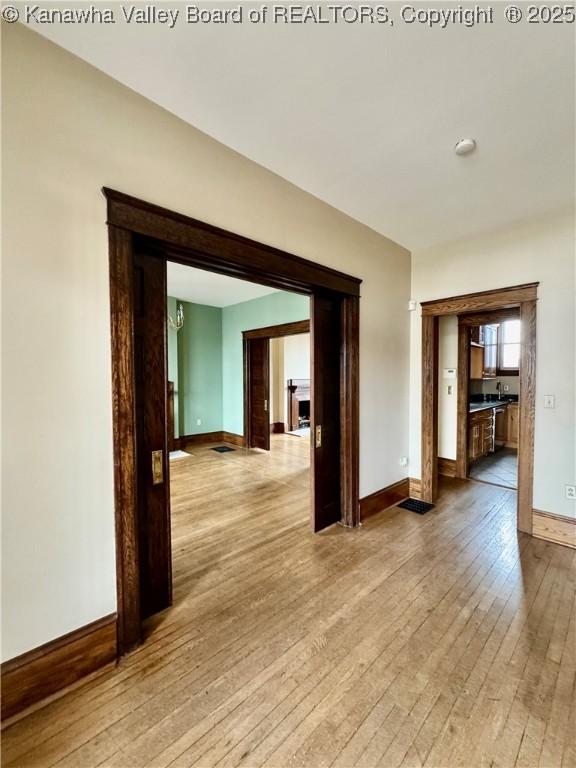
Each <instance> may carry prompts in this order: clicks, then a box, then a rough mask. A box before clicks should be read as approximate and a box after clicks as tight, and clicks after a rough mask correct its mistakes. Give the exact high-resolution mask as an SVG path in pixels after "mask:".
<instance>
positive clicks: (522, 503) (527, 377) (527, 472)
mask: <svg viewBox="0 0 576 768" xmlns="http://www.w3.org/2000/svg"><path fill="white" fill-rule="evenodd" d="M520 323H521V328H522V346H521V348H520V400H519V414H518V530H520V531H524V533H532V497H533V490H534V489H533V486H534V423H535V420H536V300H533V301H525V302H524V303H523V304H522V305H521V306H520Z"/></svg>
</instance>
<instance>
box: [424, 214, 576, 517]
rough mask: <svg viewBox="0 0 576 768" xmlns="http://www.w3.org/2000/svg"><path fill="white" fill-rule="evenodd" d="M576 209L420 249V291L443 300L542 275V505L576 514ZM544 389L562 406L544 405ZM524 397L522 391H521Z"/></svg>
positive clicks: (538, 478) (538, 438) (537, 480)
mask: <svg viewBox="0 0 576 768" xmlns="http://www.w3.org/2000/svg"><path fill="white" fill-rule="evenodd" d="M574 269H575V256H574V214H573V212H569V211H568V212H566V213H564V214H562V213H557V214H554V215H547V216H542V217H539V218H536V219H531V220H529V221H524V222H519V223H517V224H514V225H512V226H509V227H507V228H505V229H501V230H498V231H497V232H493V233H491V234H486V235H483V236H481V237H476V238H469V239H465V240H459V241H456V242H452V243H446V244H444V245H442V246H438V247H435V248H430V249H428V250H425V251H419V252H417V253H414V254H413V256H412V298H413V299H415V300H417V301H426V300H430V299H439V298H443V297H448V296H455V295H459V294H465V293H471V292H473V291H483V290H490V289H493V288H503V287H505V286H510V285H519V284H521V283H529V282H535V281H539V282H540V286H539V288H538V310H537V323H538V328H537V362H536V433H535V442H536V444H535V472H534V506H535V507H536V508H537V509H540V510H543V511H546V512H553V513H556V514H561V515H567V516H569V517H574V516H575V515H576V509H575V504H574V501H569V500H568V499H566V494H565V485H566V484H573V483H575V482H576V445H575V441H576V413H575V411H576V388H575V373H576V350H575V341H576V335H575V330H576V329H575V282H574V281H575V274H574ZM421 349H422V345H421V314H420V311H419V310H416V311H415V312H413V313H412V323H411V382H410V474H411V475H412V476H413V477H420V448H421V443H420V436H421V430H420V415H421V408H420V393H421V387H420V376H421V365H420V356H421ZM544 395H555V396H556V407H555V408H554V409H553V410H552V409H545V408H544V407H543V404H544V403H543V400H544ZM520 397H522V393H520Z"/></svg>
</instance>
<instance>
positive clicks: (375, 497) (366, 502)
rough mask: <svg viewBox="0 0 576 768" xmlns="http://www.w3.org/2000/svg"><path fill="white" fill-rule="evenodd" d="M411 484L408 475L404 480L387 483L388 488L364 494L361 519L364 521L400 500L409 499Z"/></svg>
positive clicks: (361, 502) (361, 500) (361, 501)
mask: <svg viewBox="0 0 576 768" xmlns="http://www.w3.org/2000/svg"><path fill="white" fill-rule="evenodd" d="M409 486H410V483H409V480H408V478H407V477H406V478H404V480H399V481H398V482H397V483H393V484H392V485H387V486H386V488H381V489H380V490H379V491H375V492H374V493H371V494H370V495H369V496H364V498H362V499H360V519H361V520H363V521H364V520H366V519H367V518H368V517H372V515H375V514H377V513H378V512H382V510H384V509H388V507H393V506H394V505H395V504H398V502H399V501H404V499H407V498H408V496H409V495H410V493H409Z"/></svg>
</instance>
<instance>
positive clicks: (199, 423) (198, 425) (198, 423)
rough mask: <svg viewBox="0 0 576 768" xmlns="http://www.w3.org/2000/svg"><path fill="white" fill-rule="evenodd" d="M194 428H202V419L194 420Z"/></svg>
mask: <svg viewBox="0 0 576 768" xmlns="http://www.w3.org/2000/svg"><path fill="white" fill-rule="evenodd" d="M196 426H197V427H200V426H202V419H196Z"/></svg>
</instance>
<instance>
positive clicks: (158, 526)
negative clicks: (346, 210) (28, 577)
mask: <svg viewBox="0 0 576 768" xmlns="http://www.w3.org/2000/svg"><path fill="white" fill-rule="evenodd" d="M104 194H105V195H106V198H107V206H108V229H109V250H110V305H111V336H112V385H113V434H114V466H115V512H116V545H117V546H116V552H117V592H118V648H119V652H120V653H125V652H126V651H127V650H129V649H130V648H132V647H134V646H135V645H137V644H138V643H140V642H141V640H142V622H143V619H144V617H145V616H146V615H150V614H152V613H155V612H157V611H160V610H162V609H163V608H166V607H167V606H169V605H170V604H171V602H172V570H171V569H172V561H171V555H172V543H171V536H170V500H169V478H170V474H169V473H170V465H169V460H168V448H169V447H174V441H173V438H171V439H170V443H169V438H168V429H167V424H168V421H169V418H170V410H171V409H170V408H169V392H170V390H171V389H172V391H174V387H172V388H170V386H169V385H168V383H167V382H168V381H169V379H168V360H167V357H168V356H167V328H166V326H167V323H168V321H167V314H168V307H167V303H168V302H167V289H166V285H167V264H168V262H174V263H176V264H181V265H187V266H190V267H195V268H196V269H200V270H205V271H208V272H215V273H218V274H220V275H226V276H229V277H235V278H238V279H240V280H243V281H250V282H252V283H256V284H258V285H261V286H267V287H269V288H272V289H275V290H278V291H289V292H292V293H296V294H299V295H302V296H306V297H308V298H309V302H310V349H311V354H310V359H311V365H310V422H311V434H312V435H313V436H314V440H313V441H311V450H310V478H311V482H310V491H309V494H310V500H311V504H310V508H311V512H310V519H311V522H312V528H313V530H314V531H319V530H321V529H322V528H325V527H327V526H330V525H332V524H334V523H336V522H339V523H341V524H343V525H344V526H346V527H354V526H356V525H358V522H359V503H358V502H359V499H358V461H359V456H358V453H359V452H358V367H359V325H358V319H359V292H360V291H359V288H360V280H358V279H357V278H354V277H350V276H349V275H345V274H343V273H340V272H337V271H335V270H332V269H330V268H327V267H324V266H322V265H319V264H315V263H314V262H311V261H307V260H305V259H302V258H299V257H296V256H293V255H291V254H288V253H285V252H283V251H280V250H278V249H275V248H271V247H270V246H266V245H263V244H261V243H258V242H256V241H253V240H249V239H248V238H245V237H241V236H239V235H236V234H234V233H230V232H226V231H224V230H221V229H218V228H216V227H213V226H211V225H208V224H205V223H203V222H199V221H196V220H194V219H190V218H189V217H186V216H183V215H181V214H178V213H174V212H172V211H168V210H166V209H163V208H160V207H158V206H155V205H151V204H149V203H146V202H144V201H141V200H138V199H136V198H132V197H129V196H127V195H124V194H122V193H119V192H115V191H113V190H108V189H105V190H104ZM173 320H177V312H176V318H174V317H173ZM252 330H254V326H253V327H252ZM172 383H173V384H174V382H172ZM179 409H180V403H179V404H178V414H179ZM172 413H173V415H172V419H175V418H176V415H175V412H174V410H173V411H172ZM178 418H180V415H178ZM200 426H202V425H200ZM224 431H225V430H223V432H224ZM243 437H244V436H242V438H243ZM290 437H292V436H290ZM285 439H288V436H286V437H285ZM294 439H295V440H297V439H298V438H294ZM300 444H304V441H302V443H300ZM226 503H229V504H233V503H234V494H233V491H231V492H230V495H229V498H228V499H227V500H226Z"/></svg>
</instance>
